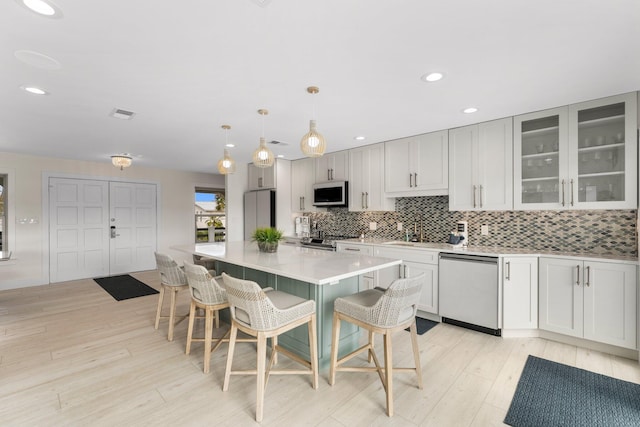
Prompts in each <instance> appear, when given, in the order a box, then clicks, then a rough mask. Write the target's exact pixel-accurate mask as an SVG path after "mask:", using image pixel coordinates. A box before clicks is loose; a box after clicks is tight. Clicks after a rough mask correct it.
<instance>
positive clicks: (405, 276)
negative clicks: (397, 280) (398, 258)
mask: <svg viewBox="0 0 640 427" xmlns="http://www.w3.org/2000/svg"><path fill="white" fill-rule="evenodd" d="M403 267H404V278H405V279H406V278H407V277H409V273H408V272H407V266H406V265H404V266H403Z"/></svg>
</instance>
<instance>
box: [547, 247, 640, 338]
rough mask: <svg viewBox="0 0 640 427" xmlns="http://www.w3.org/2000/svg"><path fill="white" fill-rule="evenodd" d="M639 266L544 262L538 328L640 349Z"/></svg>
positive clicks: (559, 259)
mask: <svg viewBox="0 0 640 427" xmlns="http://www.w3.org/2000/svg"><path fill="white" fill-rule="evenodd" d="M636 268H637V267H636V265H633V264H623V263H614V262H601V261H591V260H581V259H577V258H576V259H565V258H546V257H541V258H540V268H539V276H540V277H539V287H540V293H539V297H540V307H539V316H540V318H539V327H540V329H542V330H546V331H551V332H556V333H559V334H565V335H570V336H574V337H578V338H585V339H588V340H592V341H597V342H602V343H606V344H611V345H615V346H619V347H624V348H630V349H635V348H636V341H637V340H636V333H637V323H636V311H637V310H636V297H637V271H636Z"/></svg>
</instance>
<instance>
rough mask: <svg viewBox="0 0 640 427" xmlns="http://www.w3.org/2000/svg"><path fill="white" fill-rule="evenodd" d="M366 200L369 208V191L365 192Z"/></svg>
mask: <svg viewBox="0 0 640 427" xmlns="http://www.w3.org/2000/svg"><path fill="white" fill-rule="evenodd" d="M364 200H365V201H366V205H365V208H366V209H369V193H368V192H365V193H364Z"/></svg>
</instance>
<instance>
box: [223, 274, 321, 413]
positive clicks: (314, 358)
mask: <svg viewBox="0 0 640 427" xmlns="http://www.w3.org/2000/svg"><path fill="white" fill-rule="evenodd" d="M222 280H223V281H224V286H225V288H226V289H227V298H228V299H229V306H230V307H229V310H230V312H231V335H230V337H229V354H228V356H227V368H226V371H225V374H224V385H223V386H222V390H223V391H227V390H228V389H229V378H230V376H231V375H256V376H257V378H256V383H257V392H256V421H257V422H261V421H262V415H263V409H264V391H265V387H266V385H267V381H268V379H269V375H270V374H274V375H275V374H306V375H311V376H312V377H313V388H314V389H317V388H318V346H317V335H316V304H315V301H311V300H305V299H303V298H299V297H297V296H294V295H291V294H287V293H285V292H280V291H274V290H273V289H271V288H266V289H264V290H263V289H261V288H260V286H259V285H258V284H257V283H256V282H252V281H250V280H242V279H236V278H233V277H231V276H229V275H227V274H225V273H222ZM305 323H307V325H308V330H309V355H310V360H309V361H307V360H305V359H303V358H301V357H299V356H298V355H296V354H293V353H292V352H290V351H288V350H286V349H284V348H282V347H280V346H279V345H278V335H280V334H282V333H284V332H287V331H289V330H291V329H293V328H296V327H298V326H300V325H304V324H305ZM238 331H241V332H244V333H245V334H248V335H251V336H253V337H256V339H257V347H258V348H257V368H256V370H250V371H232V370H231V364H232V362H233V353H234V349H235V342H236V336H237V334H238ZM267 338H271V358H270V360H269V366H267V367H266V369H265V365H266V351H267ZM277 353H282V354H284V355H285V356H287V357H288V358H290V359H292V360H294V361H296V362H298V363H300V364H302V365H303V366H305V367H306V368H307V369H305V370H293V369H287V370H278V371H276V370H273V369H272V368H273V365H274V363H276V356H277Z"/></svg>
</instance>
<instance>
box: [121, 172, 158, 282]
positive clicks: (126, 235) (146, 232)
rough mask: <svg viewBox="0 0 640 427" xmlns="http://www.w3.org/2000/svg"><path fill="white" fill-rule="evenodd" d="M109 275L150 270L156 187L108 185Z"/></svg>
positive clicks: (153, 247) (124, 183)
mask: <svg viewBox="0 0 640 427" xmlns="http://www.w3.org/2000/svg"><path fill="white" fill-rule="evenodd" d="M109 198H110V208H109V211H110V215H109V216H110V219H109V227H110V239H109V240H110V242H111V244H110V256H109V260H110V264H109V271H110V274H111V275H114V274H122V273H129V272H132V271H143V270H153V269H154V268H156V261H155V257H154V255H153V252H154V251H155V250H156V186H155V185H154V184H133V183H130V182H110V183H109Z"/></svg>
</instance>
